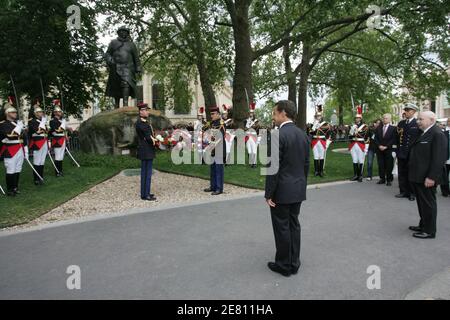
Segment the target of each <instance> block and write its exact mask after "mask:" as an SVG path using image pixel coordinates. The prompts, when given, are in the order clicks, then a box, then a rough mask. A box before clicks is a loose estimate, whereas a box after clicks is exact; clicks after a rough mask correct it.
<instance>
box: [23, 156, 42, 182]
mask: <svg viewBox="0 0 450 320" xmlns="http://www.w3.org/2000/svg"><path fill="white" fill-rule="evenodd" d="M25 160H26V161H27V163H28V164H29V165H30V167H31V169H32V170H33V172H34V173H35V174H36V176H37V177H38V178H39V180H41V181H44V178H42V177H41V175H40V174H39V173H38V172H37V171H36V169H35V168H34V166H33V165H32V164H31V162H30V160H29V159H27V158H25Z"/></svg>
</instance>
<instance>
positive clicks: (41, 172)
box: [37, 166, 44, 185]
mask: <svg viewBox="0 0 450 320" xmlns="http://www.w3.org/2000/svg"><path fill="white" fill-rule="evenodd" d="M37 172H38V173H39V175H40V176H41V178H42V179H44V166H38V171H37ZM38 180H39V184H40V185H43V184H44V181H42V180H41V179H39V178H38Z"/></svg>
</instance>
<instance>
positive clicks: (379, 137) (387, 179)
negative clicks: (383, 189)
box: [375, 113, 397, 186]
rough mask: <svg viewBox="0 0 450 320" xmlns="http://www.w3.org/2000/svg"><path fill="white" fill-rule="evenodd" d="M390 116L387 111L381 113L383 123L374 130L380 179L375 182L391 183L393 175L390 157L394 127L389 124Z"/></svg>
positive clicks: (394, 137) (392, 164) (391, 158)
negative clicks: (383, 113)
mask: <svg viewBox="0 0 450 320" xmlns="http://www.w3.org/2000/svg"><path fill="white" fill-rule="evenodd" d="M391 121H392V116H391V115H390V114H389V113H386V114H385V115H383V125H380V126H378V128H377V130H376V131H375V141H376V144H377V146H378V148H377V160H378V173H379V175H380V181H378V182H377V184H385V183H386V185H387V186H391V185H392V180H394V176H393V175H392V170H393V169H394V158H393V157H392V146H393V145H395V139H396V130H397V129H396V128H395V127H394V126H392V125H391Z"/></svg>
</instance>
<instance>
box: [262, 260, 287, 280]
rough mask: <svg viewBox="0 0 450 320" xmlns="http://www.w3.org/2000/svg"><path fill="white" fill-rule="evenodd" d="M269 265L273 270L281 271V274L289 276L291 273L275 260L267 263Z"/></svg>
mask: <svg viewBox="0 0 450 320" xmlns="http://www.w3.org/2000/svg"><path fill="white" fill-rule="evenodd" d="M267 266H268V267H269V269H270V270H272V271H273V272H276V273H279V274H281V275H283V276H285V277H289V276H290V275H291V272H289V271H285V270H283V269H281V268H280V267H279V266H278V265H277V264H276V263H275V262H269V263H268V264H267Z"/></svg>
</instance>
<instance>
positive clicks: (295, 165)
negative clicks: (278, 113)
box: [264, 123, 309, 204]
mask: <svg viewBox="0 0 450 320" xmlns="http://www.w3.org/2000/svg"><path fill="white" fill-rule="evenodd" d="M273 136H274V133H272V139H273ZM278 149H279V169H278V172H277V173H276V174H274V175H270V176H269V175H268V176H266V188H265V189H266V192H265V196H264V197H265V198H266V199H272V200H273V201H274V202H275V203H276V204H278V203H279V204H290V203H297V202H302V201H303V200H306V179H307V177H308V171H309V140H308V137H307V136H306V133H305V132H304V131H303V130H301V129H299V128H297V126H296V125H295V124H294V123H287V124H285V125H283V126H282V127H281V128H280V129H279V147H278ZM272 156H273V152H272ZM272 166H273V164H272Z"/></svg>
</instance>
